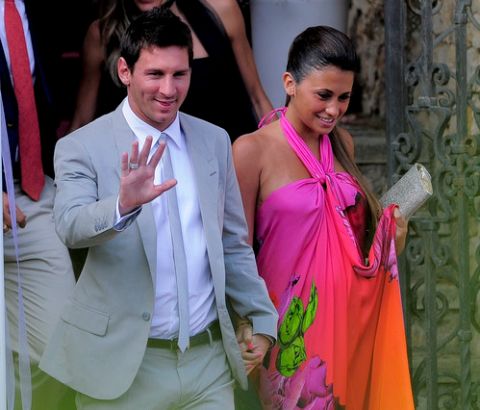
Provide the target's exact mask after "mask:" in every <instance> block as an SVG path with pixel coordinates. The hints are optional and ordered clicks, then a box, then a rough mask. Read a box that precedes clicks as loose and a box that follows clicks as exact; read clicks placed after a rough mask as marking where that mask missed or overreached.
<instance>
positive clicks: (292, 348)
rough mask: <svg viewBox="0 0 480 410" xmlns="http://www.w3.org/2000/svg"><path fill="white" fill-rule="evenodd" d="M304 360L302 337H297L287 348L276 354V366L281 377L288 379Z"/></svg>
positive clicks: (305, 354)
mask: <svg viewBox="0 0 480 410" xmlns="http://www.w3.org/2000/svg"><path fill="white" fill-rule="evenodd" d="M306 359H307V353H306V352H305V342H304V340H303V336H298V337H297V338H296V339H295V340H294V341H293V342H292V343H290V345H289V346H288V347H286V348H285V349H282V350H280V351H279V352H278V356H277V362H276V366H277V369H278V371H279V372H280V374H281V375H283V376H285V377H290V376H292V375H293V374H294V373H295V371H296V370H297V369H298V368H299V367H300V365H301V364H302V363H303V362H304V361H305V360H306Z"/></svg>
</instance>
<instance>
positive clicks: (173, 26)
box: [120, 7, 193, 69]
mask: <svg viewBox="0 0 480 410" xmlns="http://www.w3.org/2000/svg"><path fill="white" fill-rule="evenodd" d="M171 46H177V47H182V48H186V49H187V51H188V61H189V63H190V65H191V63H192V60H193V42H192V34H191V32H190V29H189V28H188V26H187V25H186V24H185V23H184V22H182V21H181V20H180V18H178V17H177V16H176V15H175V14H173V13H172V12H171V11H170V10H169V9H167V8H164V7H155V8H153V9H151V10H149V11H147V12H145V13H142V14H140V15H139V16H138V17H137V18H136V19H135V20H133V22H132V23H131V24H130V26H129V27H128V28H127V30H126V31H125V34H124V35H123V37H122V41H121V43H120V56H121V57H123V58H124V59H125V61H126V62H127V65H128V67H129V68H130V69H132V68H133V66H134V65H135V63H136V62H137V60H138V58H139V56H140V52H141V51H142V50H143V49H146V48H149V47H160V48H166V47H171Z"/></svg>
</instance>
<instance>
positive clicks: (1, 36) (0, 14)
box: [0, 0, 35, 84]
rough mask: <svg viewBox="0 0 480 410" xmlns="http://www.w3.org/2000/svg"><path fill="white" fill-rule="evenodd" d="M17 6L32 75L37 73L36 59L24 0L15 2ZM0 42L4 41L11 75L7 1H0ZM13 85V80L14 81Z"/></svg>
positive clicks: (3, 45) (4, 49) (3, 44)
mask: <svg viewBox="0 0 480 410" xmlns="http://www.w3.org/2000/svg"><path fill="white" fill-rule="evenodd" d="M15 6H16V7H17V10H18V14H20V18H21V19H22V25H23V32H24V33H25V43H26V45H27V52H28V59H29V60H30V71H31V72H32V74H33V73H34V72H35V58H34V55H33V47H32V39H31V37H30V29H29V27H28V20H27V13H26V11H25V3H24V2H23V0H15ZM0 19H1V20H0V21H1V24H0V40H1V41H2V47H3V52H4V54H5V59H6V60H7V64H8V68H9V70H10V75H11V73H12V70H11V68H10V53H9V51H8V50H9V49H8V43H7V33H6V32H5V1H4V0H0ZM12 84H13V79H12Z"/></svg>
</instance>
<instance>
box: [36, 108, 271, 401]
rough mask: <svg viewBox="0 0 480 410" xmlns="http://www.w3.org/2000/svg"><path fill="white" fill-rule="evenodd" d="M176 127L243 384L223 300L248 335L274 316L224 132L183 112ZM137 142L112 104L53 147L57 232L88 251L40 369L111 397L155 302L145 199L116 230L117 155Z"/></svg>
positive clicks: (266, 328)
mask: <svg viewBox="0 0 480 410" xmlns="http://www.w3.org/2000/svg"><path fill="white" fill-rule="evenodd" d="M180 124H181V127H182V129H183V132H184V134H185V138H186V144H187V149H188V153H189V156H190V159H191V162H192V166H193V169H194V174H195V175H196V184H197V187H198V196H199V202H200V210H201V216H202V220H203V221H204V229H205V236H206V242H207V252H208V258H209V262H210V268H211V273H212V278H213V284H214V292H215V302H216V307H217V312H218V318H219V321H220V326H221V330H222V339H223V344H224V347H225V352H226V354H227V358H228V361H229V363H230V366H231V369H232V373H233V375H234V377H235V378H236V379H237V380H238V382H239V383H240V385H241V386H242V387H245V386H246V376H245V371H244V366H243V363H242V359H241V355H240V351H239V348H238V344H237V342H236V338H235V333H234V329H233V326H232V322H231V319H230V316H229V313H228V311H227V307H226V296H228V298H229V299H230V301H231V303H232V307H233V309H234V310H235V311H236V312H237V313H238V314H239V315H240V316H244V317H248V318H249V319H250V320H251V321H252V323H253V328H254V332H258V333H264V334H267V335H270V336H273V337H275V336H276V323H277V314H276V311H275V308H274V307H273V305H272V304H271V302H270V300H269V297H268V294H267V290H266V287H265V284H264V282H263V280H262V279H261V278H260V277H259V276H258V273H257V270H256V265H255V259H254V254H253V251H252V249H251V247H250V246H249V245H248V244H247V242H246V238H247V226H246V223H245V218H244V214H243V207H242V202H241V197H240V193H239V189H238V184H237V180H236V176H235V172H234V167H233V164H232V156H231V148H230V142H229V138H228V135H227V134H226V132H225V131H224V130H222V129H221V128H218V127H216V126H214V125H212V124H209V123H207V122H205V121H202V120H200V119H197V118H194V117H191V116H188V115H185V114H182V113H181V114H180ZM135 138H136V137H135V135H134V134H133V132H132V130H131V129H130V128H129V127H128V125H127V122H126V121H125V118H124V116H123V114H122V111H121V106H119V107H118V108H117V109H116V110H115V111H114V112H112V113H110V114H107V115H105V116H103V117H101V118H99V119H97V120H95V121H94V122H92V123H90V124H89V125H87V126H85V127H83V128H81V129H79V130H77V131H76V132H74V133H72V134H70V135H69V136H67V137H65V138H62V139H61V140H60V141H59V142H58V144H57V147H56V150H55V172H56V184H57V195H56V200H55V207H54V214H55V222H56V227H57V232H58V234H59V236H60V238H61V239H62V241H63V242H65V244H66V245H67V246H69V247H71V248H77V247H89V252H88V256H87V259H86V262H85V266H84V269H83V271H82V273H81V275H80V278H79V280H78V283H77V285H76V287H75V290H74V294H73V297H72V298H71V300H70V302H69V303H68V304H67V306H66V308H65V309H64V311H63V313H62V315H61V320H60V321H59V323H58V325H57V326H56V329H55V331H54V334H53V336H52V337H51V339H50V342H49V343H48V345H47V347H46V350H45V353H44V355H43V357H42V360H41V363H40V367H41V368H42V369H43V370H44V371H45V372H47V373H49V374H50V375H52V376H53V377H55V378H57V379H58V380H60V381H61V382H63V383H65V384H67V385H69V386H71V387H72V388H74V389H75V390H77V391H79V392H81V393H84V394H87V395H89V396H91V397H95V398H98V399H113V398H116V397H118V396H120V395H121V394H123V393H124V392H125V391H126V390H127V389H128V388H129V386H130V385H131V383H132V381H133V379H134V377H135V375H136V374H137V371H138V368H139V366H140V364H141V362H142V358H143V355H144V353H145V349H146V344H147V339H148V334H149V330H150V322H151V317H152V312H153V305H154V289H155V278H156V240H157V238H156V228H155V222H154V218H153V213H152V209H151V206H150V204H147V205H145V206H143V208H142V211H141V212H140V214H139V215H138V217H137V218H136V219H135V220H134V222H132V223H131V225H130V226H128V228H127V229H126V230H124V231H122V232H118V231H116V230H114V229H113V224H114V220H115V210H116V200H117V196H118V191H119V180H120V156H121V153H122V152H129V151H130V148H131V143H132V142H133V141H134V139H135ZM187 257H188V255H187Z"/></svg>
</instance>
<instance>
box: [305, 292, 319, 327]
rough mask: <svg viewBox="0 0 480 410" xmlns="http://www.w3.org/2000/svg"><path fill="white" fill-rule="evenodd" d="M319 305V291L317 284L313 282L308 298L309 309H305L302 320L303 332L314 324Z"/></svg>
mask: <svg viewBox="0 0 480 410" xmlns="http://www.w3.org/2000/svg"><path fill="white" fill-rule="evenodd" d="M317 307H318V292H317V288H316V287H315V284H314V283H312V288H311V289H310V298H309V299H308V305H307V309H306V310H305V316H304V317H303V322H302V332H303V333H305V332H306V331H307V329H308V328H309V327H310V326H311V325H312V323H313V320H314V319H315V315H316V314H317Z"/></svg>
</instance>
